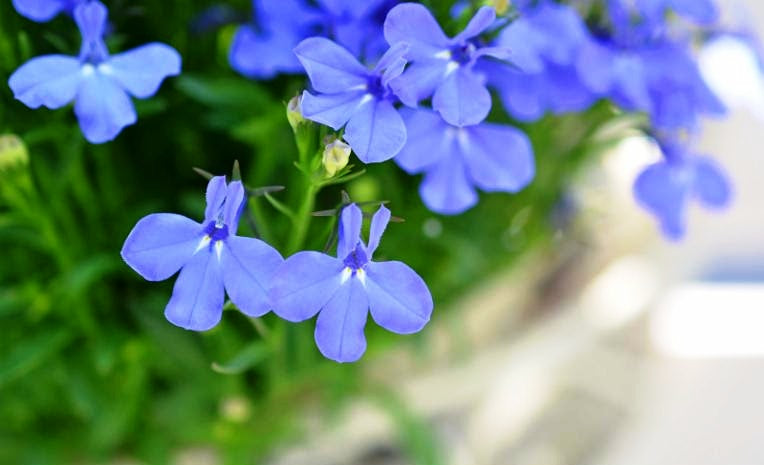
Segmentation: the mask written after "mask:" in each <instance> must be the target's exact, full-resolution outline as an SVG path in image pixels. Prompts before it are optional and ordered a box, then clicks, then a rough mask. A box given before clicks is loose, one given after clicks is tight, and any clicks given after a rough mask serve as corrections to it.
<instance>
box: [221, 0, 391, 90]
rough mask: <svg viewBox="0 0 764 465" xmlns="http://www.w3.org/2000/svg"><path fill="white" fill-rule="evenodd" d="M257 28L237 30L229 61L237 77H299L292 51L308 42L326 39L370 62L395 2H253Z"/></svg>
mask: <svg viewBox="0 0 764 465" xmlns="http://www.w3.org/2000/svg"><path fill="white" fill-rule="evenodd" d="M252 3H253V8H254V11H255V16H256V19H257V21H256V24H255V23H252V24H246V25H243V26H241V27H240V28H239V29H238V30H237V32H236V35H235V37H234V40H233V44H232V45H231V51H230V55H229V61H230V62H231V66H232V67H233V68H234V69H235V70H236V71H238V72H239V73H241V74H243V75H245V76H247V77H251V78H258V79H267V78H271V77H273V76H275V75H276V74H279V73H295V74H296V73H301V72H302V67H301V66H300V63H299V62H298V61H297V59H296V58H295V56H294V54H293V53H292V50H293V49H294V47H295V46H297V44H298V43H299V42H300V41H301V40H303V39H305V38H307V37H311V36H322V37H329V38H331V39H333V40H334V41H335V42H337V43H339V44H341V45H342V46H343V47H345V48H347V49H349V50H350V51H351V52H352V53H353V55H355V56H362V57H364V58H365V59H367V60H370V61H373V60H376V59H377V58H379V57H380V56H381V55H382V53H383V52H384V51H385V50H386V48H387V46H386V43H385V40H384V37H383V36H382V20H383V18H384V13H386V12H387V10H388V9H389V8H390V7H391V6H392V5H394V4H395V3H398V0H369V1H356V0H318V1H317V2H315V3H313V2H308V1H304V0H279V1H273V0H253V2H252Z"/></svg>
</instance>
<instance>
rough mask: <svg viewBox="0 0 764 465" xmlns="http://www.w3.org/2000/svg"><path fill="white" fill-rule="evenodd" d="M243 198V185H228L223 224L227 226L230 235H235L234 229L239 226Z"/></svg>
mask: <svg viewBox="0 0 764 465" xmlns="http://www.w3.org/2000/svg"><path fill="white" fill-rule="evenodd" d="M244 197H245V193H244V185H243V184H242V183H241V181H233V182H231V183H230V184H228V189H227V191H226V198H225V206H224V207H225V211H224V213H223V222H224V223H225V224H226V225H227V226H228V232H229V233H230V234H236V229H237V227H238V225H239V215H241V211H242V209H243V208H244V204H245V199H244Z"/></svg>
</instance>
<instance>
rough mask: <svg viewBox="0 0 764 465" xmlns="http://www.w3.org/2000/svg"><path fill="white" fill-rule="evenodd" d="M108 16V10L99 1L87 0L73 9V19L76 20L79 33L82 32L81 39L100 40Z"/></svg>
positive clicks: (86, 40) (87, 40)
mask: <svg viewBox="0 0 764 465" xmlns="http://www.w3.org/2000/svg"><path fill="white" fill-rule="evenodd" d="M108 17H109V10H107V9H106V7H105V6H104V4H103V3H101V2H98V1H89V2H84V3H81V4H80V5H79V6H77V8H75V9H74V20H75V21H76V22H77V27H79V29H80V34H82V41H83V42H94V41H100V40H101V38H102V37H103V33H104V31H105V29H106V19H107V18H108Z"/></svg>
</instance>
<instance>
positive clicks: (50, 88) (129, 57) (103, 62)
mask: <svg viewBox="0 0 764 465" xmlns="http://www.w3.org/2000/svg"><path fill="white" fill-rule="evenodd" d="M107 14H108V11H107V10H106V7H105V6H104V5H103V4H102V3H100V2H98V1H91V2H87V3H83V4H81V5H79V6H78V7H77V8H76V9H75V10H74V19H75V21H76V22H77V26H78V27H79V29H80V33H81V34H82V48H81V50H80V54H79V56H78V57H70V56H65V55H44V56H40V57H37V58H33V59H31V60H29V61H28V62H26V63H24V64H23V65H22V66H21V67H20V68H19V69H17V70H16V71H15V72H14V73H13V74H12V75H11V77H10V79H9V80H8V85H9V86H10V87H11V89H12V90H13V94H14V96H15V97H16V98H17V99H18V100H20V101H22V102H23V103H24V104H25V105H27V106H28V107H30V108H39V107H41V106H45V107H47V108H51V109H56V108H61V107H63V106H64V105H66V104H68V103H69V102H71V101H72V100H74V113H75V114H76V115H77V119H78V120H79V123H80V128H81V129H82V132H83V134H84V135H85V138H86V139H87V140H88V141H90V142H92V143H102V142H107V141H109V140H112V139H114V138H115V137H116V136H117V135H118V134H119V133H120V131H122V128H124V127H125V126H128V125H130V124H133V123H135V121H136V118H137V117H136V114H135V108H134V107H133V104H132V102H131V101H130V95H132V96H134V97H137V98H148V97H150V96H152V95H154V94H155V93H156V92H157V90H158V89H159V86H160V84H161V83H162V81H163V80H164V78H166V77H168V76H174V75H177V74H179V73H180V63H181V59H180V55H179V54H178V52H176V51H175V49H173V48H172V47H169V46H167V45H164V44H161V43H151V44H147V45H143V46H141V47H138V48H135V49H133V50H130V51H127V52H123V53H120V54H117V55H114V56H109V52H108V50H107V49H106V44H105V43H104V41H103V32H104V27H105V25H106V17H107Z"/></svg>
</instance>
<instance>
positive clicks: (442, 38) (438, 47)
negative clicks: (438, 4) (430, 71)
mask: <svg viewBox="0 0 764 465" xmlns="http://www.w3.org/2000/svg"><path fill="white" fill-rule="evenodd" d="M384 31H385V39H386V40H387V42H388V43H389V44H390V45H393V44H397V43H398V42H406V43H407V44H408V45H409V51H408V54H407V58H408V59H409V60H411V61H419V60H427V59H431V58H433V57H434V56H435V55H437V54H438V53H440V52H442V51H444V50H447V49H448V46H449V39H448V37H446V35H445V34H444V33H443V30H442V29H441V28H440V25H439V24H438V22H437V21H436V20H435V18H434V17H433V16H432V13H430V11H429V10H428V9H427V8H425V7H424V5H419V4H416V3H403V4H401V5H398V6H396V7H394V8H393V9H392V10H390V12H388V13H387V18H386V19H385V25H384Z"/></svg>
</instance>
